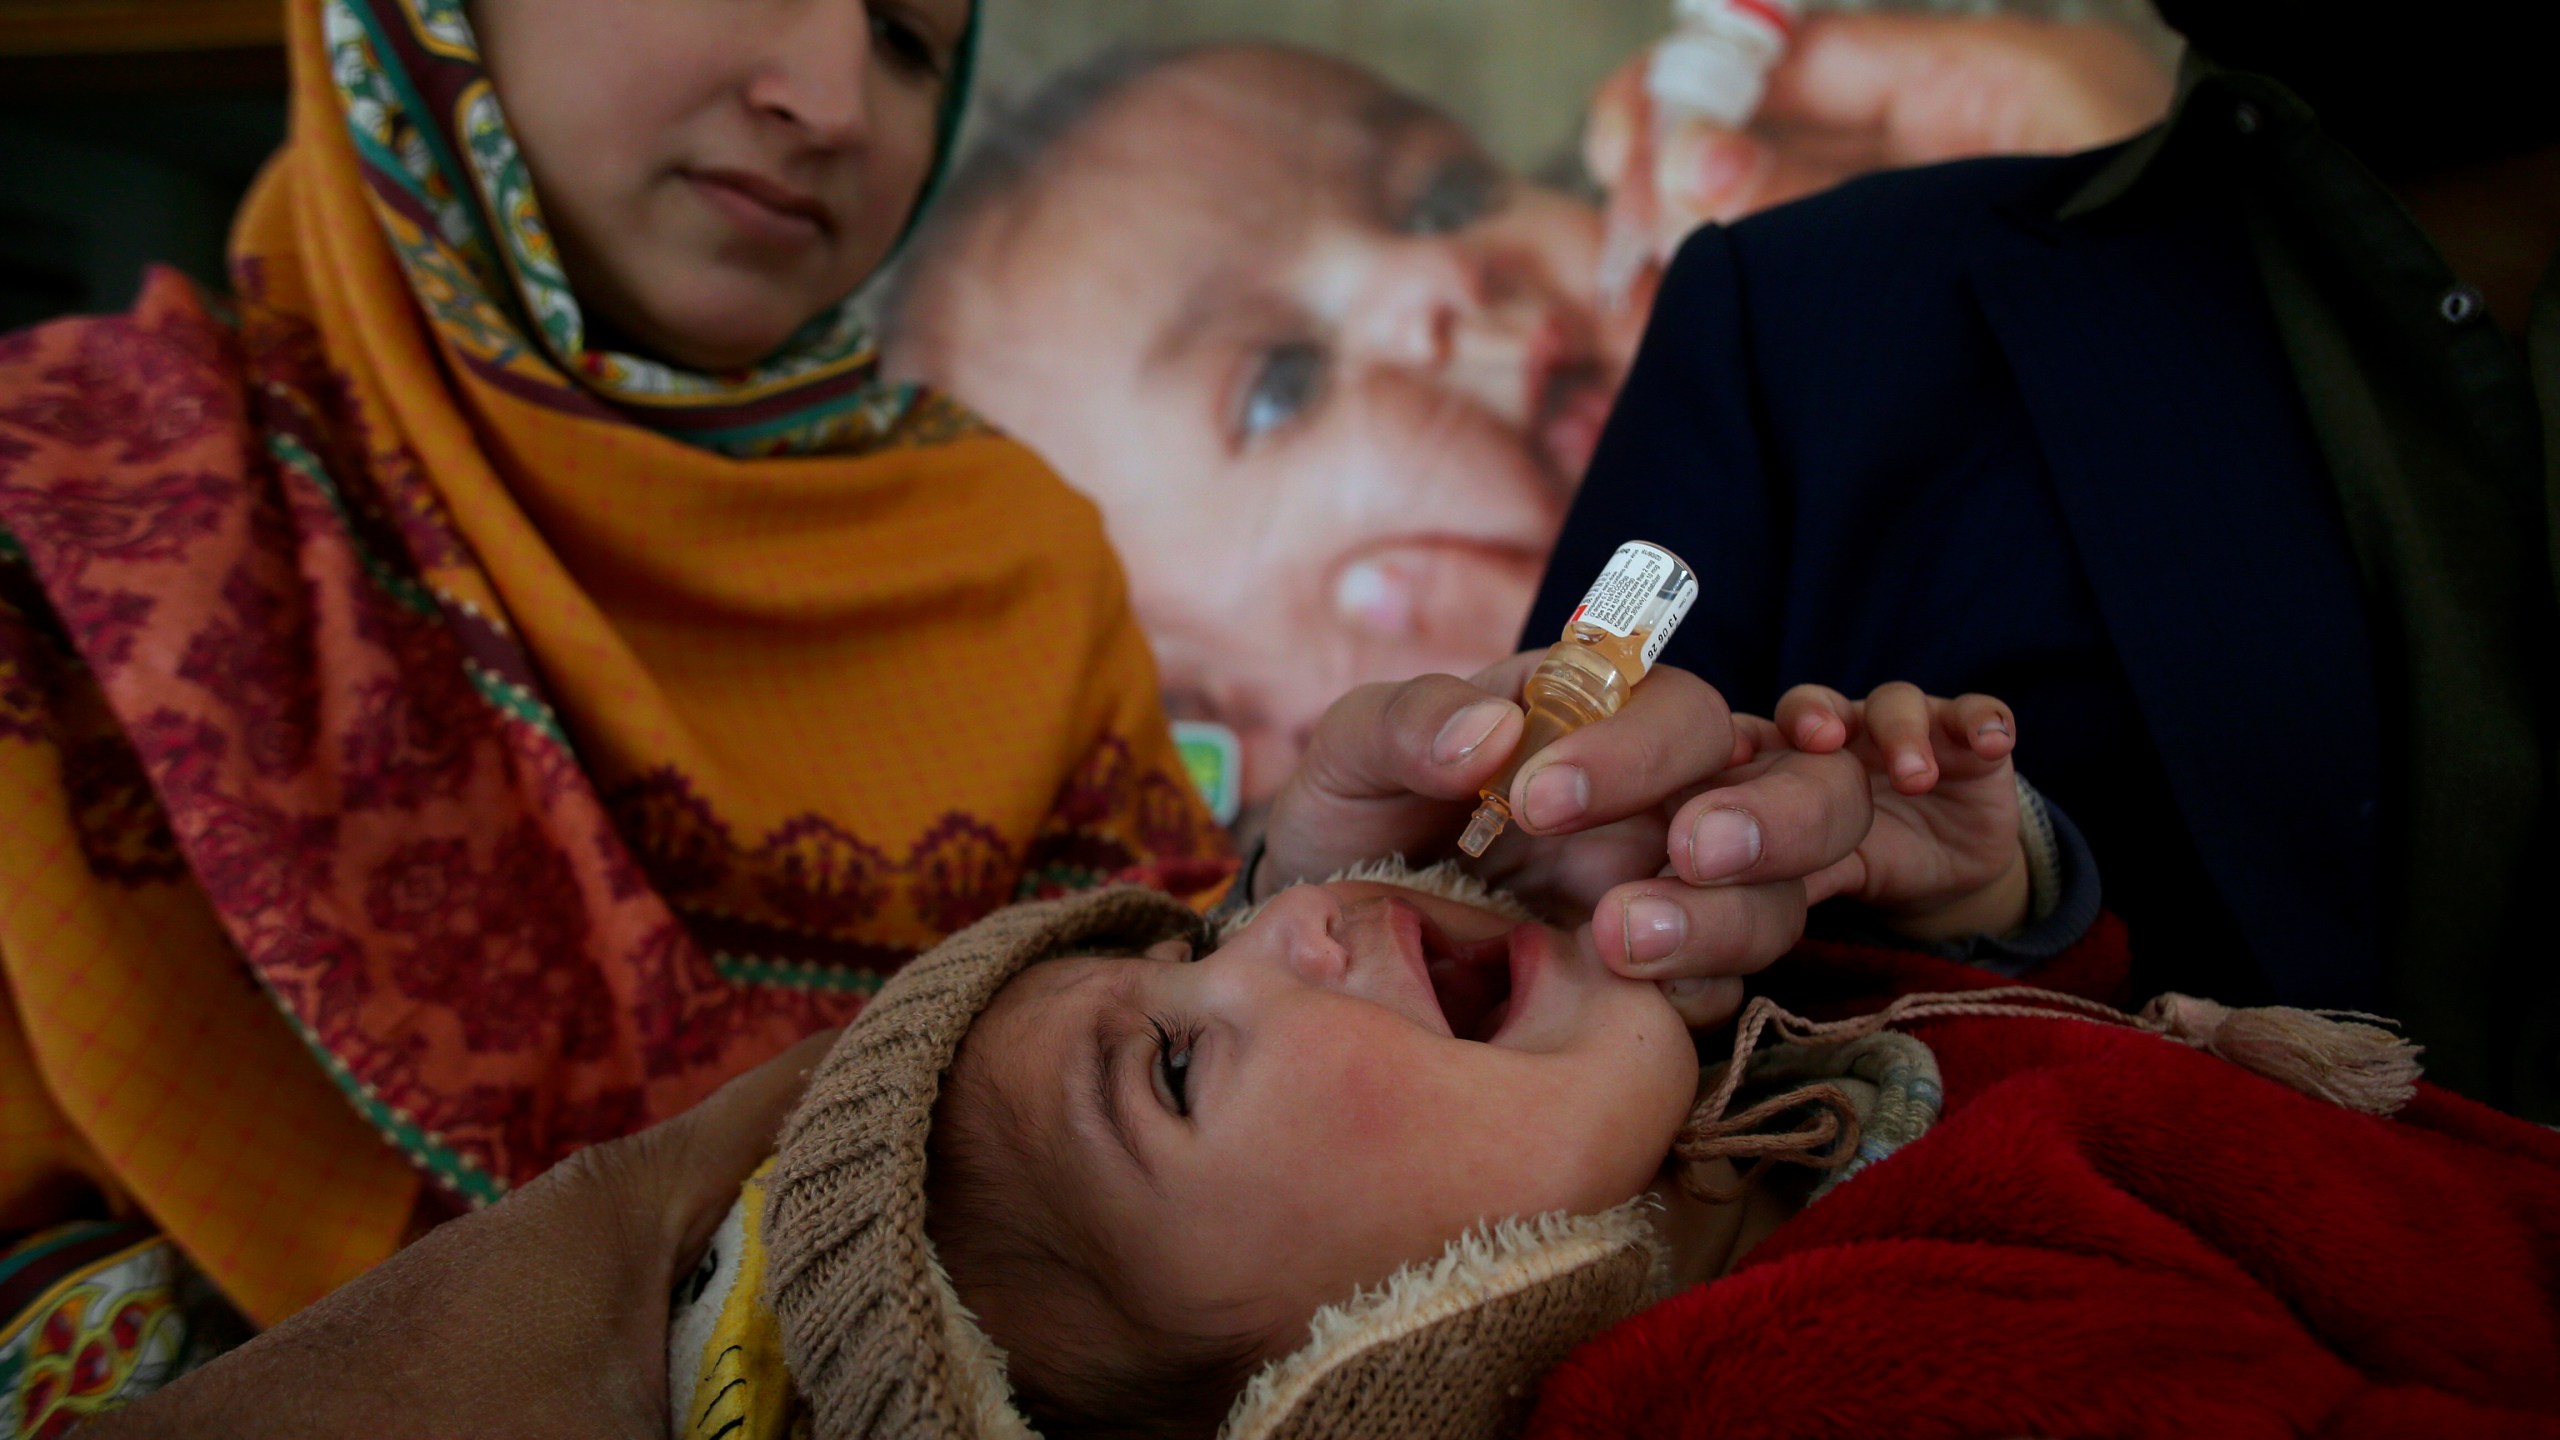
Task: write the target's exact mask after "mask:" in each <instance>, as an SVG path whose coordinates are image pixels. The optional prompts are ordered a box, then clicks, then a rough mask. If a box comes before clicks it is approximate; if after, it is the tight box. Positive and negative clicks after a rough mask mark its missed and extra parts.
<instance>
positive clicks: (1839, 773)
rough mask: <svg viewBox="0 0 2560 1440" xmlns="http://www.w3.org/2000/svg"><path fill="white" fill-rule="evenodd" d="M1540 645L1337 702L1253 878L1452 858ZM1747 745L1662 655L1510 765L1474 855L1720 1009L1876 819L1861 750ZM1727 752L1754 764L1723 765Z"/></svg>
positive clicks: (1710, 693) (1703, 1014)
mask: <svg viewBox="0 0 2560 1440" xmlns="http://www.w3.org/2000/svg"><path fill="white" fill-rule="evenodd" d="M1543 654H1544V652H1543V651H1530V652H1527V653H1524V654H1521V655H1517V656H1514V657H1513V658H1511V659H1510V660H1507V661H1504V662H1503V663H1502V664H1500V665H1497V666H1494V667H1492V668H1491V669H1489V670H1486V671H1484V672H1482V673H1481V674H1479V675H1477V676H1476V677H1475V678H1474V679H1473V680H1472V681H1467V680H1460V679H1457V678H1455V677H1453V676H1447V675H1431V676H1424V677H1422V678H1421V679H1418V680H1411V681H1407V682H1405V683H1403V684H1399V685H1386V684H1381V685H1370V686H1366V687H1363V688H1361V689H1359V690H1354V691H1352V692H1351V693H1350V694H1348V695H1346V696H1344V697H1343V698H1342V699H1341V700H1339V701H1337V702H1335V704H1334V706H1333V708H1332V709H1330V710H1329V711H1327V712H1326V714H1325V717H1324V719H1323V720H1322V722H1320V723H1319V724H1318V726H1317V727H1316V732H1315V736H1314V738H1313V740H1312V741H1311V742H1310V743H1309V745H1308V748H1307V754H1306V758H1305V760H1304V761H1303V762H1302V763H1301V764H1300V765H1299V768H1298V771H1297V773H1296V774H1295V775H1294V776H1292V777H1291V778H1290V780H1289V783H1288V784H1287V786H1286V787H1284V788H1283V789H1282V791H1281V793H1280V795H1279V797H1278V798H1277V799H1276V800H1275V801H1274V802H1273V805H1272V810H1271V819H1270V824H1269V827H1268V829H1267V830H1266V831H1265V836H1264V838H1265V846H1266V848H1265V850H1264V852H1263V859H1262V863H1261V864H1260V866H1259V867H1258V869H1257V873H1256V874H1255V875H1253V876H1250V877H1247V881H1248V883H1249V884H1250V886H1251V887H1252V888H1251V889H1250V891H1249V893H1250V894H1252V895H1253V896H1255V897H1257V898H1261V897H1268V896H1269V895H1271V894H1272V893H1274V892H1275V891H1277V890H1278V889H1280V888H1281V887H1282V886H1283V885H1286V884H1289V883H1291V882H1293V881H1297V880H1307V879H1322V878H1324V877H1325V876H1327V875H1330V874H1333V873H1334V872H1335V871H1338V870H1340V869H1342V868H1343V867H1345V866H1347V865H1351V864H1353V863H1356V862H1358V861H1362V860H1368V859H1372V858H1375V857H1377V856H1380V855H1386V854H1402V855H1405V856H1407V857H1408V858H1411V859H1413V860H1416V861H1427V860H1436V859H1441V858H1445V857H1448V856H1452V855H1455V854H1456V849H1455V842H1456V839H1457V836H1458V834H1459V832H1460V831H1461V830H1462V829H1464V828H1465V826H1466V823H1467V817H1468V816H1469V815H1471V814H1472V813H1473V812H1474V810H1475V808H1476V805H1477V803H1478V801H1477V790H1478V788H1479V787H1480V786H1482V785H1483V784H1484V783H1485V782H1486V781H1488V780H1490V779H1492V778H1493V776H1494V775H1495V774H1496V773H1497V772H1498V771H1500V770H1501V769H1502V767H1503V765H1504V764H1505V763H1506V762H1507V761H1508V760H1509V759H1510V755H1511V751H1512V748H1513V747H1514V746H1515V745H1517V744H1518V743H1519V741H1520V736H1521V733H1522V731H1523V728H1524V726H1525V724H1526V717H1525V716H1523V714H1522V713H1521V710H1520V707H1519V706H1518V705H1517V704H1516V703H1514V701H1513V699H1512V697H1514V696H1517V695H1518V694H1519V693H1520V686H1521V682H1522V681H1524V680H1525V679H1526V678H1527V677H1528V674H1529V672H1530V671H1531V670H1532V669H1534V668H1536V666H1537V663H1538V660H1539V659H1540V657H1541V656H1542V655H1543ZM1762 723H1763V724H1766V723H1767V722H1762ZM1764 738H1770V737H1764ZM1758 749H1759V747H1757V746H1755V745H1754V744H1752V743H1751V742H1749V741H1748V740H1747V739H1746V738H1745V737H1744V735H1743V734H1742V733H1741V732H1740V731H1738V730H1737V728H1736V726H1735V723H1734V717H1733V714H1732V712H1731V711H1730V710H1729V709H1728V708H1727V707H1726V705H1725V702H1724V700H1723V698H1722V697H1721V696H1719V695H1717V694H1716V692H1715V690H1714V689H1713V687H1711V686H1709V685H1708V684H1707V683H1706V682H1705V681H1704V680H1701V679H1699V678H1698V677H1697V676H1695V675H1692V674H1690V673H1689V672H1687V671H1685V670H1680V669H1677V668H1675V667H1672V666H1667V665H1666V666H1660V667H1657V668H1656V669H1655V670H1654V672H1653V673H1652V675H1651V676H1649V677H1648V678H1647V679H1646V680H1645V682H1644V683H1643V684H1642V685H1640V686H1638V687H1637V688H1636V690H1635V693H1634V694H1633V695H1632V696H1630V697H1629V698H1628V701H1627V705H1626V708H1625V709H1623V710H1621V711H1620V712H1619V713H1618V714H1616V715H1615V716H1612V717H1611V718H1609V719H1607V720H1604V721H1601V722H1600V723H1598V724H1596V725H1592V726H1589V727H1586V728H1584V729H1582V730H1580V731H1577V732H1575V733H1574V734H1571V735H1568V736H1566V737H1565V738H1563V739H1562V740H1559V741H1557V742H1556V743H1555V744H1553V745H1551V746H1549V747H1548V748H1547V749H1546V750H1544V751H1542V752H1541V753H1539V754H1538V755H1537V756H1536V757H1534V758H1533V759H1532V760H1531V761H1530V762H1529V763H1528V764H1527V765H1526V766H1524V767H1522V769H1521V772H1520V774H1519V776H1518V777H1517V778H1516V779H1515V780H1514V782H1513V785H1512V791H1511V803H1512V807H1513V811H1514V813H1515V816H1516V817H1517V818H1516V819H1515V820H1514V822H1513V824H1512V826H1511V829H1510V830H1509V831H1508V832H1506V833H1505V834H1504V835H1503V836H1502V838H1500V839H1498V840H1496V841H1495V842H1494V844H1493V848H1492V849H1490V850H1488V851H1486V852H1485V855H1484V858H1483V859H1482V860H1481V861H1477V862H1473V863H1471V864H1470V865H1469V868H1470V869H1471V870H1473V871H1475V872H1476V873H1478V874H1480V875H1482V876H1483V877H1484V878H1485V879H1487V880H1489V881H1491V882H1492V883H1494V884H1496V885H1500V886H1502V887H1504V888H1506V889H1509V890H1511V891H1513V892H1514V893H1516V894H1519V895H1520V896H1521V897H1522V898H1524V899H1526V900H1528V901H1529V902H1530V903H1531V904H1533V905H1535V906H1538V907H1539V908H1541V909H1542V910H1545V911H1547V912H1549V913H1552V914H1560V915H1565V914H1576V915H1589V916H1590V917H1591V920H1590V923H1589V924H1588V925H1586V926H1584V927H1583V929H1582V931H1581V935H1582V938H1583V941H1584V943H1586V944H1588V945H1590V946H1591V947H1592V949H1593V950H1594V951H1595V952H1596V953H1597V954H1598V955H1599V956H1600V957H1601V959H1603V960H1604V961H1605V962H1606V963H1607V964H1608V965H1609V966H1610V967H1611V968H1613V969H1616V970H1618V971H1619V972H1620V973H1622V974H1626V975H1630V976H1635V977H1638V978H1642V979H1648V980H1656V981H1660V982H1663V984H1664V991H1665V993H1666V994H1668V995H1669V996H1670V997H1671V1000H1672V1003H1673V1004H1674V1005H1676V1006H1678V1007H1679V1008H1680V1011H1681V1013H1682V1015H1683V1016H1684V1017H1686V1018H1687V1019H1688V1020H1689V1022H1690V1023H1691V1024H1692V1025H1698V1026H1705V1025H1713V1024H1718V1023H1721V1022H1722V1021H1723V1020H1725V1019H1727V1018H1729V1017H1730V1016H1731V1015H1732V1013H1733V1011H1734V1010H1735V1009H1736V1008H1737V1007H1738V1006H1739V1005H1740V1004H1741V1001H1742V977H1744V976H1746V975H1749V974H1752V973H1754V972H1756V971H1758V970H1760V969H1762V968H1763V967H1765V966H1767V965H1768V964H1769V962H1771V961H1773V960H1775V959H1777V958H1778V957H1779V956H1781V955H1783V954H1785V953H1786V952H1787V951H1788V950H1790V949H1792V948H1794V946H1795V944H1796V942H1797V940H1798V939H1800V938H1801V937H1802V935H1803V933H1804V920H1805V910H1806V907H1807V906H1808V905H1810V904H1811V903H1813V902H1814V901H1816V900H1819V899H1821V898H1823V896H1824V895H1826V894H1828V893H1830V892H1829V891H1828V890H1827V889H1812V888H1809V887H1808V885H1807V881H1808V880H1809V879H1813V878H1816V877H1821V883H1822V884H1823V885H1825V886H1831V887H1836V886H1838V885H1839V884H1841V883H1844V882H1845V881H1846V879H1847V878H1848V875H1847V872H1845V871H1844V870H1842V869H1841V866H1842V862H1844V861H1847V860H1849V859H1850V858H1851V857H1852V856H1853V855H1854V854H1855V853H1856V851H1857V847H1858V844H1859V842H1860V841H1862V840H1863V839H1865V838H1866V835H1867V831H1868V827H1869V823H1870V821H1871V820H1872V819H1873V817H1874V801H1873V799H1872V797H1871V794H1870V790H1869V786H1868V782H1867V777H1866V771H1865V768H1864V766H1863V765H1862V763H1861V762H1860V761H1859V760H1858V758H1857V757H1856V756H1854V755H1852V754H1849V753H1846V751H1844V750H1841V749H1838V748H1836V747H1835V749H1834V750H1833V751H1831V752H1830V753H1822V752H1819V751H1814V750H1805V749H1797V748H1792V747H1772V748H1771V750H1770V753H1766V754H1761V753H1757V752H1758ZM1738 764H1742V765H1748V766H1749V769H1750V773H1748V774H1747V775H1741V776H1736V777H1732V778H1729V779H1719V776H1721V775H1722V774H1723V772H1726V771H1728V770H1730V769H1732V768H1733V767H1734V766H1736V765H1738ZM1711 784H1712V785H1714V787H1715V788H1712V789H1711V788H1710V785H1711Z"/></svg>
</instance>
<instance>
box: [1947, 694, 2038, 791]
mask: <svg viewBox="0 0 2560 1440" xmlns="http://www.w3.org/2000/svg"><path fill="white" fill-rule="evenodd" d="M1937 709H1938V717H1939V734H1940V736H1941V738H1942V740H1943V741H1944V747H1943V748H1944V750H1945V753H1944V754H1943V755H1942V756H1941V757H1940V760H1941V764H1942V766H1943V768H1945V769H1946V770H1947V771H1948V773H1950V774H1959V773H1963V774H1976V773H1982V772H1985V771H1988V770H1989V769H1991V768H1992V767H1994V766H1996V765H1998V764H1999V763H2000V762H2001V761H2003V760H2006V759H2008V758H2009V755H2010V753H2011V752H2012V751H2014V750H2016V749H2017V748H2018V719H2017V716H2016V715H2015V714H2014V713H2013V712H2012V711H2011V710H2010V709H2009V707H2008V706H2007V705H2006V704H2004V703H2002V702H2001V701H2000V700H1998V699H1995V698H1994V697H1992V696H1989V695H1959V696H1957V697H1956V698H1955V699H1953V700H1942V701H1939V702H1937ZM1968 759H1970V760H1972V761H1975V762H1978V765H1967V764H1966V763H1965V762H1966V760H1968Z"/></svg>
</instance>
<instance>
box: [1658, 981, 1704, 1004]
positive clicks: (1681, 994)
mask: <svg viewBox="0 0 2560 1440" xmlns="http://www.w3.org/2000/svg"><path fill="white" fill-rule="evenodd" d="M1715 983H1716V982H1715V981H1713V980H1698V979H1689V980H1671V981H1666V982H1664V984H1663V987H1662V993H1663V996H1664V997H1665V998H1666V999H1668V1000H1670V1002H1671V1003H1672V1004H1674V1005H1686V1004H1688V1003H1689V1002H1690V1001H1692V1000H1703V999H1705V998H1706V997H1707V991H1708V989H1709V988H1710V987H1712V986H1713V985H1714V984H1715Z"/></svg>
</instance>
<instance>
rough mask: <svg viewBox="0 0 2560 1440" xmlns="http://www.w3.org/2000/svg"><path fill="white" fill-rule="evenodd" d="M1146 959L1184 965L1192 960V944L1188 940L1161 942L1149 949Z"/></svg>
mask: <svg viewBox="0 0 2560 1440" xmlns="http://www.w3.org/2000/svg"><path fill="white" fill-rule="evenodd" d="M1146 958H1147V959H1149V960H1163V961H1166V962H1168V963H1171V964H1175V965H1180V964H1184V963H1185V962H1187V961H1189V960H1190V959H1191V942H1190V941H1188V940H1159V941H1157V942H1156V943H1155V944H1153V945H1150V946H1148V947H1147V950H1146Z"/></svg>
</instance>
